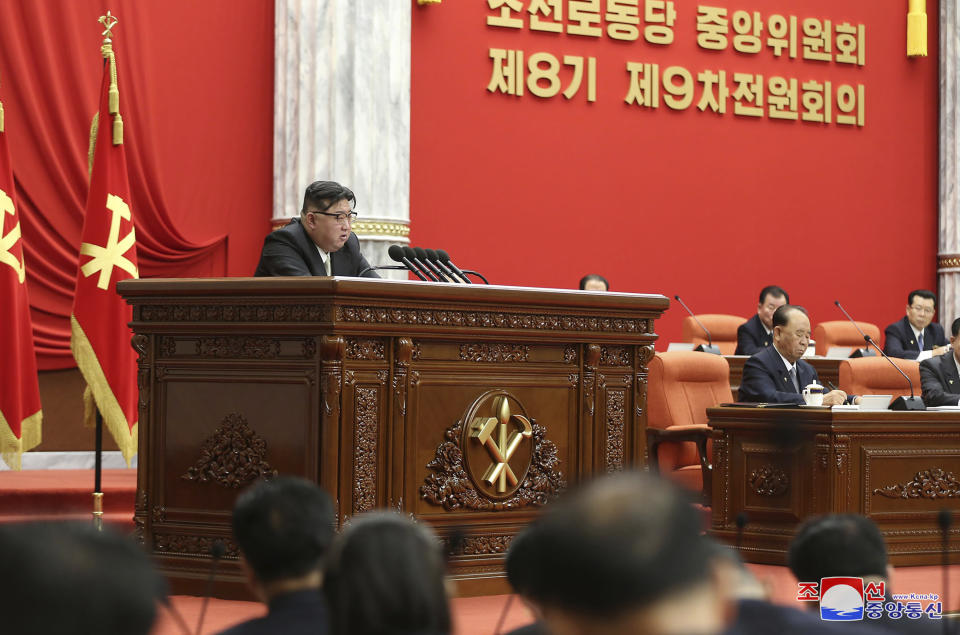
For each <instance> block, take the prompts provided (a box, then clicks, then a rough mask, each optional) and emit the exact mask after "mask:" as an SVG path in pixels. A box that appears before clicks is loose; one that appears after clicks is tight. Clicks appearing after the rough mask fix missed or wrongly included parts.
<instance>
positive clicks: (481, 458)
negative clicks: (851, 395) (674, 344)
mask: <svg viewBox="0 0 960 635" xmlns="http://www.w3.org/2000/svg"><path fill="white" fill-rule="evenodd" d="M119 291H120V293H121V294H122V295H123V297H124V298H126V300H127V301H128V302H129V303H130V304H132V305H133V322H132V327H133V330H134V333H135V335H134V338H133V345H134V348H135V349H136V350H137V351H138V354H139V377H138V380H139V386H140V418H139V421H140V435H139V461H140V470H139V476H138V483H137V497H136V516H135V520H136V526H137V529H136V531H137V535H138V536H139V537H140V539H141V540H142V541H143V542H144V543H145V544H146V545H147V546H148V547H149V548H150V550H151V551H152V553H153V555H154V556H155V558H156V560H157V562H158V566H159V567H160V568H161V570H162V571H163V572H164V573H165V574H166V575H167V576H168V578H169V579H170V581H171V585H172V587H173V590H174V592H175V593H195V594H200V593H202V592H203V588H204V580H205V578H206V577H207V574H208V571H209V569H210V550H211V545H212V544H213V542H214V541H215V540H222V541H224V542H225V543H226V545H227V555H226V558H225V562H224V565H223V566H221V568H220V572H221V573H220V574H219V581H218V585H217V589H216V593H217V594H218V595H221V596H228V597H229V596H233V597H242V596H244V594H245V588H244V585H243V575H242V573H241V569H240V565H239V561H238V550H237V547H236V545H235V544H234V543H233V541H232V540H231V532H230V513H231V509H232V506H233V502H234V499H235V498H236V496H237V494H238V492H240V491H241V490H242V488H244V487H245V486H247V485H248V484H249V483H251V482H252V481H253V480H254V479H256V478H257V477H260V476H264V475H270V474H274V473H276V472H279V473H285V474H294V475H300V476H304V477H306V478H308V479H311V480H313V481H315V482H317V483H319V484H320V486H321V487H323V488H324V489H326V490H327V491H328V492H329V493H330V495H331V496H332V497H333V498H334V499H335V501H336V510H337V519H338V521H339V522H340V523H342V522H344V521H346V520H347V519H348V518H349V517H351V516H352V515H354V514H358V513H362V512H364V511H367V510H370V509H374V508H389V509H395V510H398V511H401V512H404V513H409V514H413V515H414V516H416V517H417V518H418V519H420V520H422V521H424V522H428V523H430V524H431V525H432V526H433V527H434V528H435V529H436V530H437V532H438V533H439V535H440V536H441V537H442V538H444V539H446V538H449V537H451V536H458V537H459V538H458V540H456V541H451V548H452V549H453V554H452V557H451V572H452V574H453V575H454V577H455V578H457V579H458V580H459V581H461V582H462V583H463V584H462V585H461V588H460V592H467V593H476V592H486V591H491V590H496V591H499V592H503V591H505V590H506V585H505V583H504V579H503V557H504V553H505V552H506V549H507V547H508V545H509V544H510V541H511V539H512V538H513V536H514V535H515V534H516V532H517V531H518V530H519V529H520V528H522V527H523V526H524V525H526V524H527V523H528V522H529V521H530V520H531V519H532V518H533V517H534V516H535V515H536V513H537V512H538V510H539V509H540V508H541V506H542V505H544V504H545V503H547V502H548V501H549V500H551V499H552V498H553V497H555V496H556V495H557V494H559V493H560V492H561V491H562V490H563V489H565V488H566V487H568V486H569V485H570V484H572V483H575V482H577V481H578V480H580V479H581V478H584V477H585V476H587V475H590V474H594V473H604V472H609V471H616V470H620V469H623V468H624V467H627V466H631V465H642V464H643V463H644V456H645V450H646V443H645V430H646V391H647V363H648V362H649V360H650V359H652V357H653V343H654V341H655V340H656V338H657V335H656V333H655V331H654V320H655V319H656V318H658V317H659V316H660V315H661V313H662V312H663V311H664V310H665V309H666V308H667V306H668V301H667V299H666V298H664V297H663V296H643V295H636V294H625V293H583V292H579V291H561V290H549V289H529V288H517V287H497V286H489V287H488V286H482V285H470V286H468V285H442V284H429V283H418V282H399V281H387V280H366V279H356V278H257V279H243V278H230V279H220V280H216V279H206V280H158V279H154V280H129V281H125V282H121V283H120V284H119ZM504 405H506V409H505V410H504V409H503V406H504ZM492 468H496V471H494V472H488V470H491V469H492ZM494 473H497V474H500V475H501V476H500V477H491V478H493V480H492V481H487V478H488V475H489V474H494Z"/></svg>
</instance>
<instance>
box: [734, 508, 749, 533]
mask: <svg viewBox="0 0 960 635" xmlns="http://www.w3.org/2000/svg"><path fill="white" fill-rule="evenodd" d="M747 520H748V517H747V512H740V513H739V514H737V521H736V522H737V529H739V530H741V531H742V530H743V528H744V527H746V526H747Z"/></svg>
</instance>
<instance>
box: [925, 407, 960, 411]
mask: <svg viewBox="0 0 960 635" xmlns="http://www.w3.org/2000/svg"><path fill="white" fill-rule="evenodd" d="M927 410H937V411H951V410H952V411H957V410H960V406H930V407H929V408H927Z"/></svg>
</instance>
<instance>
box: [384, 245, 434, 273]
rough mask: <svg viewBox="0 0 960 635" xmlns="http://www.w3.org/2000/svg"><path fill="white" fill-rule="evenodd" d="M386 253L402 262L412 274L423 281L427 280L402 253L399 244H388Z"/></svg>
mask: <svg viewBox="0 0 960 635" xmlns="http://www.w3.org/2000/svg"><path fill="white" fill-rule="evenodd" d="M387 254H388V255H389V256H390V257H391V258H393V259H394V260H396V261H397V262H402V263H403V266H404V267H406V268H407V269H409V270H410V271H412V272H413V275H415V276H416V277H418V278H420V279H421V280H423V281H424V282H426V281H427V279H426V278H424V277H423V275H422V274H421V273H420V272H419V271H417V270H416V268H414V266H413V263H412V262H410V261H409V260H407V256H406V255H405V254H404V253H403V247H401V246H400V245H390V248H389V249H387Z"/></svg>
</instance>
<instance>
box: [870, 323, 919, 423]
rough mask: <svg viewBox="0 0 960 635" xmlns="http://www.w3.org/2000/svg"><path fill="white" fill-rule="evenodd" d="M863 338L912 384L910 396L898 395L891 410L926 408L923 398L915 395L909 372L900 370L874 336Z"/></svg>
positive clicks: (891, 405)
mask: <svg viewBox="0 0 960 635" xmlns="http://www.w3.org/2000/svg"><path fill="white" fill-rule="evenodd" d="M863 339H864V341H866V343H867V344H869V345H871V346H873V347H874V348H875V349H877V352H879V353H880V354H881V355H883V358H884V359H885V360H887V361H888V362H890V365H891V366H893V367H894V368H896V369H897V372H898V373H900V374H901V375H903V378H904V379H906V380H907V383H908V384H910V397H909V398H907V397H897V398H896V399H894V400H893V402H892V403H891V404H890V410H926V409H927V407H926V406H925V405H923V400H922V399H920V397H915V396H914V392H913V381H912V380H911V379H910V378H909V377H907V374H906V373H905V372H903V371H902V370H900V367H899V366H897V365H896V364H895V363H894V362H893V360H892V359H890V358H889V357H887V354H886V353H884V352H883V349H881V348H880V347H879V346H877V343H876V342H874V341H873V338H872V337H870V336H869V335H864V336H863Z"/></svg>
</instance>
